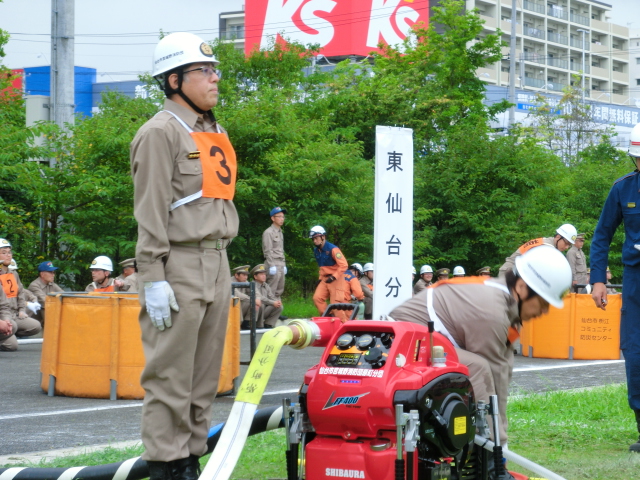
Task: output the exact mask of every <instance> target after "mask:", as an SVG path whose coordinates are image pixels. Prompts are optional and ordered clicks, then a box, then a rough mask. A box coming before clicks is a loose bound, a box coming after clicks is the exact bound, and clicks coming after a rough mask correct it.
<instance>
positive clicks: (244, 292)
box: [231, 275, 257, 301]
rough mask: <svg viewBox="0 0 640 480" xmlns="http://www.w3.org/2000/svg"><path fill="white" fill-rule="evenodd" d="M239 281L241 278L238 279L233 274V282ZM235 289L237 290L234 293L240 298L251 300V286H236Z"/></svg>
mask: <svg viewBox="0 0 640 480" xmlns="http://www.w3.org/2000/svg"><path fill="white" fill-rule="evenodd" d="M238 282H240V280H238V279H237V278H236V277H235V275H232V276H231V283H238ZM233 291H234V292H235V293H234V295H235V296H236V297H238V298H239V299H240V300H247V301H249V300H251V298H250V297H249V294H250V293H251V291H250V290H249V287H236V288H235V289H234V290H233ZM256 297H257V295H256Z"/></svg>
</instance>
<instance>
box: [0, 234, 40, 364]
mask: <svg viewBox="0 0 640 480" xmlns="http://www.w3.org/2000/svg"><path fill="white" fill-rule="evenodd" d="M12 259H13V250H12V248H11V243H9V241H8V240H6V239H4V238H0V286H1V287H2V289H3V290H4V294H5V297H6V300H7V303H8V305H9V309H10V312H11V319H10V320H11V321H13V324H12V335H10V336H9V337H8V338H6V339H5V340H4V341H3V342H2V343H1V344H0V350H3V351H11V352H14V351H16V350H17V349H18V341H17V338H16V337H31V336H32V335H36V334H38V333H40V331H41V330H42V326H41V325H40V322H38V321H37V320H36V319H34V318H31V317H29V315H28V313H27V302H26V300H25V293H24V287H23V286H22V282H21V281H20V276H19V275H18V272H17V271H16V270H13V271H10V270H9V265H11V260H12ZM0 303H1V300H0ZM0 318H1V319H2V320H9V319H8V318H6V316H4V315H3V314H2V310H1V309H0ZM4 331H5V332H6V331H8V325H7V324H6V323H5V330H4Z"/></svg>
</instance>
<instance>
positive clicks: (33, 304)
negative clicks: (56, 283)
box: [9, 258, 44, 323]
mask: <svg viewBox="0 0 640 480" xmlns="http://www.w3.org/2000/svg"><path fill="white" fill-rule="evenodd" d="M9 271H10V272H11V273H13V272H16V275H17V273H18V264H17V263H16V260H15V258H14V259H11V263H10V264H9ZM21 295H22V297H23V299H24V301H25V302H26V305H27V308H28V309H29V310H31V312H32V313H33V315H31V314H29V315H30V316H31V317H33V318H36V317H35V315H37V314H38V312H39V311H40V309H41V308H42V307H43V306H44V305H41V304H40V302H39V301H38V298H37V297H36V296H35V295H34V294H33V293H32V292H30V291H29V290H28V289H24V288H23V289H22V293H21ZM27 313H29V312H27ZM40 323H42V322H40Z"/></svg>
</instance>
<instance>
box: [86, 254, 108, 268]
mask: <svg viewBox="0 0 640 480" xmlns="http://www.w3.org/2000/svg"><path fill="white" fill-rule="evenodd" d="M89 268H90V269H92V270H93V269H100V270H107V271H109V272H113V263H111V259H110V258H109V257H105V256H104V255H100V256H99V257H96V258H95V259H94V260H93V262H91V266H90V267H89Z"/></svg>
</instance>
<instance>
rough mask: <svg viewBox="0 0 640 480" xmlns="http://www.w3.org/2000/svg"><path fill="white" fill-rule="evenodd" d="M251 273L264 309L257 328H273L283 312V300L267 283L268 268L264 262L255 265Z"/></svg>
mask: <svg viewBox="0 0 640 480" xmlns="http://www.w3.org/2000/svg"><path fill="white" fill-rule="evenodd" d="M251 274H252V275H253V280H254V281H255V282H256V299H258V298H260V301H261V309H262V312H261V315H259V317H260V319H259V323H258V324H257V325H256V326H257V328H273V327H275V326H276V322H277V321H278V317H280V314H281V313H282V309H283V306H282V301H281V300H278V299H277V297H276V296H275V294H274V293H273V291H272V290H271V287H270V286H269V284H268V283H267V270H266V268H265V267H264V265H263V264H260V265H256V266H255V267H253V269H252V270H251Z"/></svg>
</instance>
